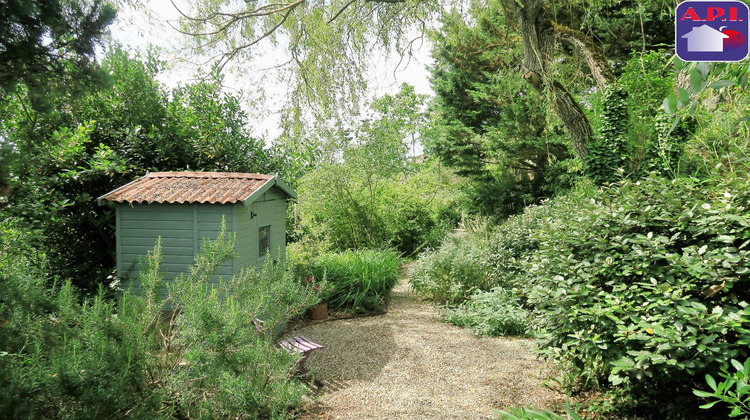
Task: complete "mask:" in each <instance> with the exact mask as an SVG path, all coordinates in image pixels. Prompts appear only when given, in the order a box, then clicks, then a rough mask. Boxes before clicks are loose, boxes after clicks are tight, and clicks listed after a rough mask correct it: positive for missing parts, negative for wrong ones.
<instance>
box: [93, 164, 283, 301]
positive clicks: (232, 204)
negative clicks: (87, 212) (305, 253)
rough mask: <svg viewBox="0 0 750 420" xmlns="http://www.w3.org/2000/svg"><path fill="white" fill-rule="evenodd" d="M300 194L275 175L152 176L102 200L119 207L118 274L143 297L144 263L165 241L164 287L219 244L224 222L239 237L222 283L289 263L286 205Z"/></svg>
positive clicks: (100, 200)
mask: <svg viewBox="0 0 750 420" xmlns="http://www.w3.org/2000/svg"><path fill="white" fill-rule="evenodd" d="M289 198H292V199H294V198H297V196H296V193H295V192H294V191H293V190H292V189H291V188H290V187H289V186H288V185H287V184H286V183H284V181H282V180H281V179H280V178H278V176H276V175H261V174H248V173H228V172H151V173H147V174H146V175H145V176H143V177H141V178H138V179H136V180H135V181H133V182H131V183H129V184H126V185H123V186H122V187H120V188H118V189H116V190H114V191H111V192H109V193H107V194H105V195H103V196H101V197H99V198H98V199H97V202H98V203H99V204H103V203H104V202H112V203H114V206H115V214H116V223H117V225H116V229H117V233H116V236H117V245H116V246H117V273H118V275H119V277H120V278H121V279H123V285H124V286H125V287H131V290H132V291H133V292H135V293H138V292H140V287H139V283H138V281H137V274H138V269H139V265H138V261H139V258H142V257H145V256H146V253H147V252H148V251H151V250H152V249H153V248H154V245H155V244H156V241H157V239H158V238H159V237H161V245H162V266H161V268H162V271H163V273H164V278H165V280H167V281H169V280H172V279H174V278H175V277H176V276H177V275H179V274H180V273H184V272H187V269H188V267H189V266H190V265H191V264H192V263H193V262H194V260H195V255H196V254H197V253H199V252H200V250H201V244H202V243H203V240H204V238H205V239H215V238H216V237H217V235H218V234H219V231H220V228H221V223H222V219H223V220H224V222H225V225H226V230H227V232H234V233H235V234H236V242H235V249H236V252H237V257H236V258H234V259H233V260H231V261H227V262H225V263H224V264H222V265H221V266H220V267H219V269H218V270H217V272H216V278H217V279H218V278H222V277H227V278H229V277H231V276H232V275H233V274H236V273H238V272H239V271H240V269H241V268H243V267H248V266H261V265H263V264H264V263H266V262H268V261H269V260H268V259H269V258H270V259H272V260H273V261H276V260H279V259H282V258H283V257H284V253H285V250H286V202H287V199H289Z"/></svg>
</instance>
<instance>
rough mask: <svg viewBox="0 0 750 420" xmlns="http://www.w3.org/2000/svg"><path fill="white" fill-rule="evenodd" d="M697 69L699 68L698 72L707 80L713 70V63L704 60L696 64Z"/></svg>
mask: <svg viewBox="0 0 750 420" xmlns="http://www.w3.org/2000/svg"><path fill="white" fill-rule="evenodd" d="M695 69H696V70H698V73H700V75H701V77H703V80H706V79H707V78H708V73H709V72H710V71H711V63H709V62H708V61H702V62H700V63H698V64H697V65H696V66H695Z"/></svg>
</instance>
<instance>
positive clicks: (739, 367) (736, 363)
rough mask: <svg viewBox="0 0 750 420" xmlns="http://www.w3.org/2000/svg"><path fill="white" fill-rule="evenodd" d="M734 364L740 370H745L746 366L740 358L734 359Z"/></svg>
mask: <svg viewBox="0 0 750 420" xmlns="http://www.w3.org/2000/svg"><path fill="white" fill-rule="evenodd" d="M748 360H750V359H748ZM732 366H734V368H735V369H737V370H738V371H741V370H745V367H744V366H743V365H742V363H740V362H739V361H738V360H735V359H732Z"/></svg>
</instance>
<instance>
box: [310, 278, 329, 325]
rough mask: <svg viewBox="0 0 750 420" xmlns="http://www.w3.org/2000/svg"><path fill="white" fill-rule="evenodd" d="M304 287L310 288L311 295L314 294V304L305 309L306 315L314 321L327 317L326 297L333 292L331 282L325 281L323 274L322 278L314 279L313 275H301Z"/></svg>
mask: <svg viewBox="0 0 750 420" xmlns="http://www.w3.org/2000/svg"><path fill="white" fill-rule="evenodd" d="M303 280H304V282H305V287H306V288H307V289H308V290H310V291H311V292H312V293H311V295H312V296H315V297H316V298H317V299H316V300H315V302H316V303H315V304H314V305H312V306H311V307H310V308H309V309H308V310H307V315H308V317H309V318H310V319H312V320H315V321H322V320H325V319H326V318H327V317H328V299H329V298H330V297H331V294H332V293H333V284H330V283H328V281H326V279H325V276H323V279H322V280H315V277H313V276H307V277H303Z"/></svg>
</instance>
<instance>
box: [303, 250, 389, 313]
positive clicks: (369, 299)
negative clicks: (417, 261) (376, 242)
mask: <svg viewBox="0 0 750 420" xmlns="http://www.w3.org/2000/svg"><path fill="white" fill-rule="evenodd" d="M399 264H400V257H399V254H398V253H397V252H396V251H393V250H371V249H363V250H357V251H344V252H340V253H326V254H322V255H320V256H318V257H317V258H315V260H314V261H313V263H312V265H311V267H310V269H311V271H312V273H313V276H314V277H315V278H325V279H326V280H327V282H328V284H329V285H331V286H330V287H332V288H333V291H332V292H330V296H329V297H328V305H329V307H330V308H332V309H350V310H355V311H360V310H361V311H373V310H382V309H383V307H384V305H385V300H386V299H387V297H388V296H389V294H390V292H391V290H392V289H393V287H394V286H395V285H396V282H397V281H398V275H399Z"/></svg>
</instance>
